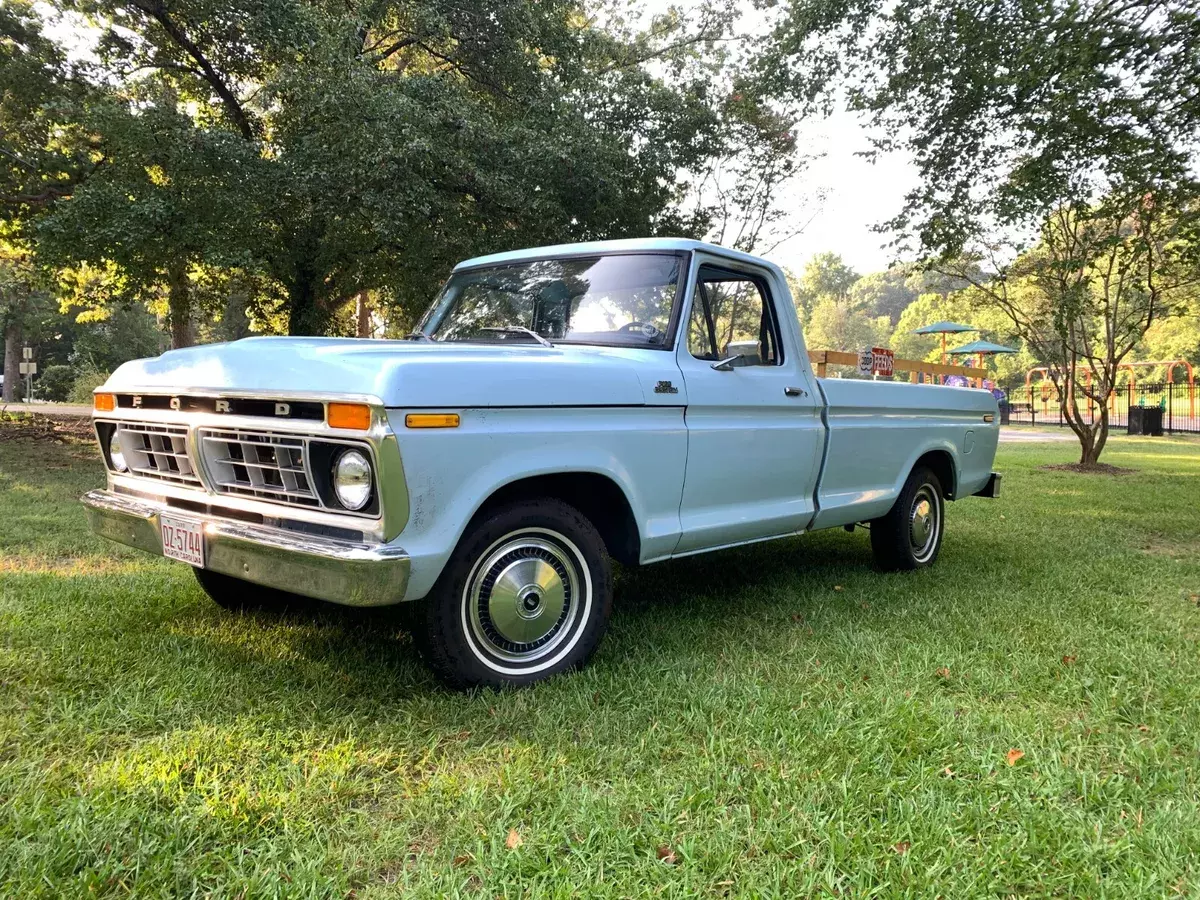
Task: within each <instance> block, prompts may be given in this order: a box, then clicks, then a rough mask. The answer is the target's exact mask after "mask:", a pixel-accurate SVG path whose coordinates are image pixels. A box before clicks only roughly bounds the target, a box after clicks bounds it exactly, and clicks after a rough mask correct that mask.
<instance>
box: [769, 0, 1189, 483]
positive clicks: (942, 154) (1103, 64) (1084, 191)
mask: <svg viewBox="0 0 1200 900" xmlns="http://www.w3.org/2000/svg"><path fill="white" fill-rule="evenodd" d="M1198 48H1200V9H1198V8H1197V7H1196V5H1195V4H1194V3H1190V2H1170V0H1167V2H1160V0H1130V2H1125V3H1113V2H1109V0H1082V2H1075V3H1066V2H1060V0H1034V2H1021V0H993V2H989V3H987V4H982V5H981V4H979V3H976V2H973V0H900V2H897V3H884V2H882V0H844V2H841V3H837V4H830V3H825V2H823V0H792V2H791V3H790V4H789V6H788V7H787V10H786V13H785V14H784V16H783V17H782V19H781V20H780V22H779V27H778V29H777V31H776V34H775V40H774V45H773V47H772V48H771V49H770V51H769V52H768V53H766V54H765V55H764V58H763V61H762V65H761V75H762V78H763V80H764V82H765V83H767V84H768V85H769V86H770V87H771V88H773V89H775V90H777V91H780V92H781V93H784V94H787V95H789V96H791V97H793V98H797V99H799V100H800V101H801V102H802V103H810V104H825V105H828V104H829V103H830V102H831V98H832V96H833V92H832V91H831V90H830V88H831V86H832V85H834V84H835V83H836V84H837V85H838V91H839V93H840V94H841V95H844V96H846V97H848V100H849V103H850V105H851V106H852V108H854V109H856V110H858V111H861V112H863V113H865V114H867V116H868V117H869V118H870V120H871V121H872V122H873V123H874V125H875V126H876V128H877V134H878V135H879V137H878V139H877V140H876V150H877V151H887V150H891V149H895V148H904V149H906V150H908V151H909V152H910V153H911V154H912V156H913V159H914V161H915V163H916V166H917V168H918V170H919V172H920V174H921V176H922V179H921V184H920V186H919V187H918V188H916V189H915V190H913V191H912V192H911V193H910V194H909V195H908V196H907V198H906V203H905V206H904V208H903V210H901V211H900V213H899V214H898V215H897V216H896V217H895V218H893V219H892V220H891V221H890V222H888V223H886V226H887V227H890V228H893V229H895V230H896V231H897V232H898V233H900V235H901V246H902V247H907V248H910V249H912V250H914V251H915V252H917V253H919V254H920V255H921V256H923V257H925V258H927V259H929V260H931V261H934V262H935V263H945V262H946V261H948V260H952V261H954V262H953V263H952V265H950V266H940V268H943V269H951V270H953V271H954V272H955V273H956V274H958V275H964V276H965V274H966V271H965V269H964V268H962V266H963V263H964V261H968V262H969V261H974V260H978V259H981V258H986V257H988V256H989V255H996V254H994V251H996V250H997V248H999V246H1000V245H1001V243H1002V241H1001V238H1002V237H1003V236H1006V235H1013V234H1016V235H1018V236H1019V237H1021V238H1022V239H1023V242H1022V243H1020V244H1018V246H1016V247H1009V248H1008V249H1007V251H1006V253H1004V254H1002V255H996V258H995V260H994V265H995V268H994V272H995V274H996V276H997V277H996V278H995V279H992V280H991V281H984V280H981V279H978V278H975V279H974V280H973V283H974V284H975V285H976V287H977V289H978V290H979V292H980V294H979V296H981V297H983V298H986V299H987V300H988V301H989V302H994V303H996V304H997V305H998V306H999V308H1001V309H1003V310H1004V311H1005V312H1006V313H1007V314H1009V316H1010V319H1011V321H1012V322H1013V326H1014V328H1015V329H1016V330H1017V331H1018V333H1020V334H1021V336H1022V337H1023V338H1024V339H1025V340H1026V343H1027V346H1028V347H1029V349H1030V350H1031V352H1033V353H1034V354H1035V355H1036V356H1037V357H1038V358H1039V360H1040V361H1041V362H1043V363H1044V364H1046V365H1047V366H1049V367H1050V368H1051V371H1052V375H1053V377H1055V378H1056V379H1057V382H1058V383H1059V384H1060V385H1061V387H1062V389H1063V393H1062V400H1063V404H1064V407H1063V412H1064V416H1066V417H1067V419H1068V421H1070V422H1071V424H1072V428H1073V429H1074V430H1075V432H1076V434H1077V435H1078V436H1079V440H1080V447H1081V462H1082V463H1084V464H1094V463H1095V462H1096V461H1097V459H1098V458H1099V455H1100V452H1101V451H1102V450H1103V447H1104V443H1105V439H1106V436H1107V428H1108V422H1107V414H1106V412H1105V410H1106V407H1105V405H1104V404H1103V403H1102V404H1101V405H1100V409H1101V411H1102V412H1101V415H1100V417H1099V418H1098V420H1097V422H1096V423H1095V424H1094V425H1092V424H1091V423H1083V422H1082V421H1081V419H1080V418H1079V417H1078V416H1077V412H1078V410H1077V408H1076V407H1075V399H1074V396H1075V390H1076V388H1077V387H1079V386H1080V385H1081V384H1082V382H1083V381H1084V380H1085V379H1080V378H1078V377H1077V376H1076V369H1075V367H1076V365H1079V366H1081V367H1084V368H1086V369H1087V371H1089V372H1090V373H1091V376H1092V385H1093V388H1092V389H1093V390H1096V391H1103V390H1107V389H1108V388H1110V387H1111V386H1112V383H1113V381H1112V373H1113V372H1114V371H1115V368H1116V366H1117V365H1118V364H1119V362H1120V361H1121V360H1122V359H1123V358H1124V356H1125V355H1126V354H1128V353H1129V352H1130V350H1131V349H1132V347H1133V346H1136V344H1137V342H1138V341H1139V340H1140V339H1141V337H1142V335H1143V334H1144V333H1145V331H1146V329H1147V328H1149V327H1150V325H1151V324H1152V323H1153V322H1154V321H1155V320H1156V319H1158V318H1160V317H1162V316H1164V315H1169V314H1170V313H1171V311H1172V298H1173V295H1174V294H1175V293H1176V292H1177V291H1178V290H1179V289H1181V288H1182V286H1183V282H1184V281H1185V280H1186V276H1185V275H1183V274H1182V271H1183V269H1184V268H1186V264H1187V261H1186V259H1185V257H1186V255H1187V254H1186V253H1185V252H1184V251H1185V249H1186V248H1188V247H1190V246H1191V244H1190V242H1191V241H1192V236H1191V235H1192V232H1193V231H1194V230H1195V221H1194V220H1195V217H1196V215H1197V210H1200V184H1198V183H1197V181H1196V178H1195V177H1194V172H1195V159H1194V156H1193V149H1194V147H1195V145H1196V138H1197V136H1198V135H1200V103H1197V102H1196V85H1197V84H1200V51H1198ZM1032 240H1037V241H1039V245H1038V247H1037V248H1035V250H1033V251H1032V252H1031V253H1030V254H1029V255H1025V256H1024V257H1023V265H1024V266H1025V268H1024V270H1023V271H1021V275H1020V281H1021V282H1022V284H1024V285H1027V286H1029V287H1030V288H1031V291H1032V293H1031V294H1030V296H1029V298H1028V300H1026V299H1020V300H1018V299H1017V297H1016V296H1015V295H1014V294H1011V293H1008V292H1009V290H1010V289H1011V288H1013V287H1014V283H1013V281H1012V277H1013V276H1014V275H1016V274H1017V270H1016V269H1014V268H1013V265H1014V264H1013V263H1012V260H1013V258H1014V256H1015V255H1016V254H1017V253H1019V252H1020V251H1021V250H1022V249H1023V248H1024V245H1025V244H1027V243H1028V242H1030V241H1032Z"/></svg>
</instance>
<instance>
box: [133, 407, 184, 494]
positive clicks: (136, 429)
mask: <svg viewBox="0 0 1200 900" xmlns="http://www.w3.org/2000/svg"><path fill="white" fill-rule="evenodd" d="M116 427H117V439H118V440H119V441H120V443H121V454H122V455H123V456H124V457H125V464H126V465H127V466H128V467H129V471H130V472H131V473H132V474H134V475H144V476H147V477H149V478H157V479H160V480H161V481H170V482H173V483H175V484H186V485H190V486H194V487H200V478H199V476H198V475H197V474H196V468H195V466H193V465H192V460H191V458H190V457H189V456H188V452H187V428H186V427H184V426H180V425H150V424H147V423H145V422H117V423H116Z"/></svg>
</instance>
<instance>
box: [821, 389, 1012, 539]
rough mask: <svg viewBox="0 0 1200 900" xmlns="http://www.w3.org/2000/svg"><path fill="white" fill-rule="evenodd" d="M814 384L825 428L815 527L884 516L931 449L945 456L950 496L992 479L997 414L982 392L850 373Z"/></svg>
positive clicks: (993, 402)
mask: <svg viewBox="0 0 1200 900" xmlns="http://www.w3.org/2000/svg"><path fill="white" fill-rule="evenodd" d="M817 386H818V387H819V388H820V390H821V394H822V397H823V399H824V401H825V404H826V408H825V413H824V416H823V418H824V422H825V424H826V426H827V428H828V431H827V433H826V439H825V457H824V460H823V462H822V470H821V477H820V481H819V482H818V488H817V514H816V517H815V518H814V520H813V528H830V527H835V526H838V525H847V524H850V523H852V522H861V521H864V520H866V519H872V518H875V517H876V516H881V515H883V514H884V513H885V512H887V511H888V509H889V508H890V507H891V505H892V503H893V501H894V500H895V498H896V496H897V494H899V492H900V489H901V488H902V487H903V485H904V479H905V478H906V477H907V475H908V473H909V471H911V469H912V467H913V465H914V464H915V463H916V462H917V460H918V459H919V458H921V457H922V456H923V455H925V454H926V453H929V452H931V451H933V452H937V451H938V450H939V449H941V450H943V451H945V453H946V454H948V456H949V459H950V462H951V470H952V471H954V481H955V483H954V484H952V485H943V490H944V491H945V492H946V494H947V495H948V496H950V497H953V498H958V497H969V496H971V495H972V494H974V493H976V492H977V491H979V490H981V489H982V488H983V487H984V485H986V484H987V482H988V479H989V478H990V477H991V471H992V460H993V459H994V458H995V452H996V443H997V441H998V439H999V434H1000V425H999V421H1000V419H999V415H998V414H997V413H998V408H997V403H996V399H995V397H993V396H992V395H991V394H990V393H988V392H987V391H983V390H978V389H975V388H956V387H945V386H942V385H920V384H901V383H897V382H892V381H866V380H860V379H849V378H818V379H817ZM985 416H991V421H985V419H984V417H985ZM956 457H957V459H958V465H957V467H955V466H954V463H953V460H954V459H955V458H956ZM955 468H956V470H955Z"/></svg>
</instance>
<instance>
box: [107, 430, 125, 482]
mask: <svg viewBox="0 0 1200 900" xmlns="http://www.w3.org/2000/svg"><path fill="white" fill-rule="evenodd" d="M108 461H109V462H111V463H112V467H113V468H114V469H116V470H117V471H118V472H124V471H126V470H127V469H128V468H129V467H128V466H127V465H125V454H124V453H122V452H121V438H120V436H119V435H118V434H117V429H115V428H114V429H113V433H112V435H111V436H110V437H109V439H108Z"/></svg>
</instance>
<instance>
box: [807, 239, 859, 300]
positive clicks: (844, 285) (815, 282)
mask: <svg viewBox="0 0 1200 900" xmlns="http://www.w3.org/2000/svg"><path fill="white" fill-rule="evenodd" d="M858 278H859V275H858V273H857V272H855V271H854V270H853V269H852V268H850V266H848V265H847V264H846V261H845V260H844V259H842V257H841V256H839V255H838V254H836V253H831V252H828V251H826V252H825V253H817V254H815V255H814V256H813V258H812V259H810V260H809V261H808V264H807V265H805V267H804V272H803V274H802V275H801V276H800V284H801V286H802V287H803V289H804V292H805V293H806V294H808V295H809V296H810V297H818V298H821V297H826V298H830V299H833V300H839V301H840V300H845V299H846V297H847V295H848V294H849V293H850V287H851V286H852V285H853V284H854V282H856V281H858Z"/></svg>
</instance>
